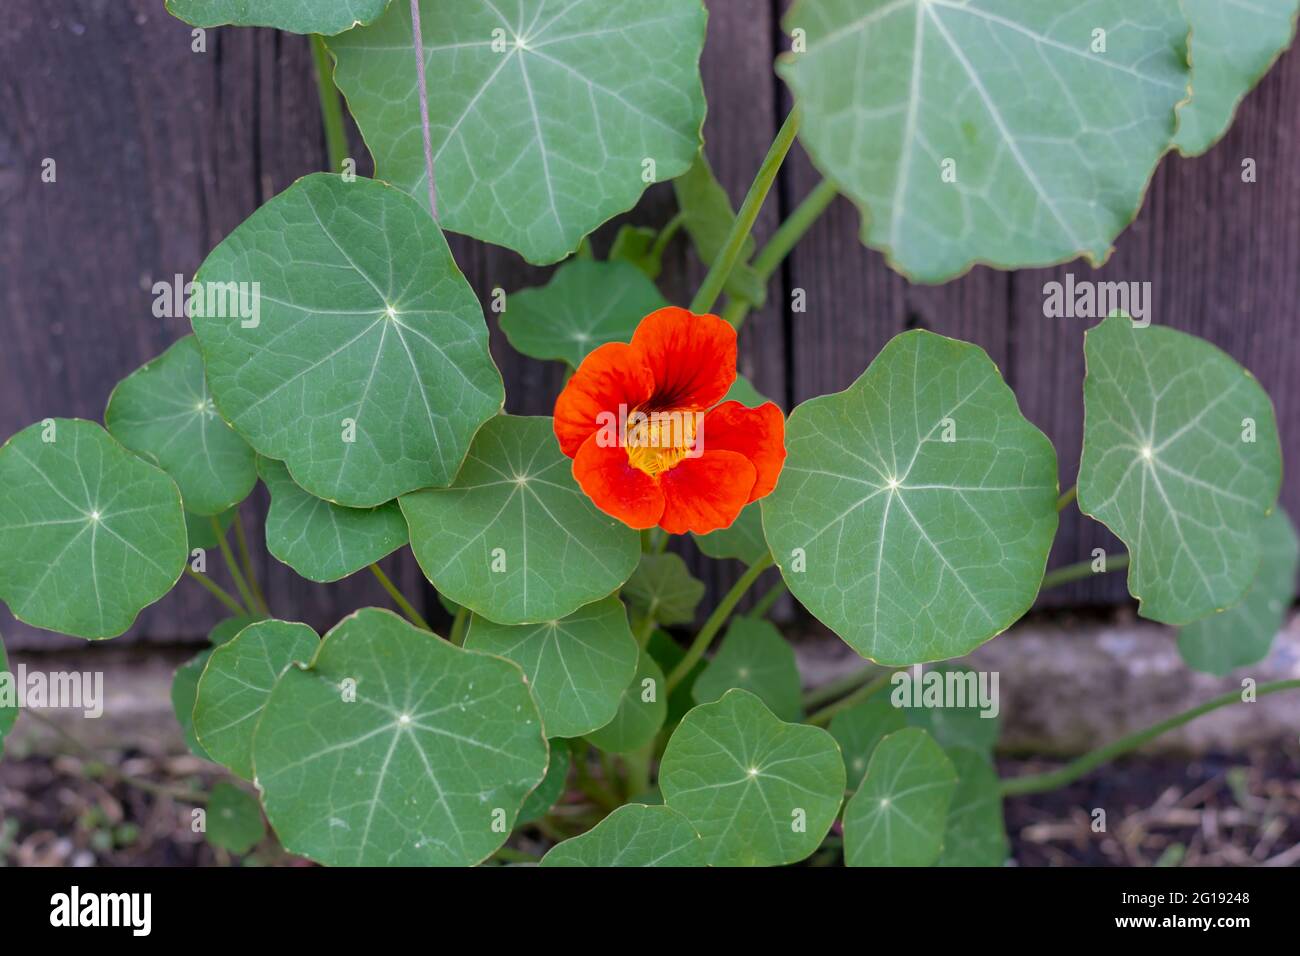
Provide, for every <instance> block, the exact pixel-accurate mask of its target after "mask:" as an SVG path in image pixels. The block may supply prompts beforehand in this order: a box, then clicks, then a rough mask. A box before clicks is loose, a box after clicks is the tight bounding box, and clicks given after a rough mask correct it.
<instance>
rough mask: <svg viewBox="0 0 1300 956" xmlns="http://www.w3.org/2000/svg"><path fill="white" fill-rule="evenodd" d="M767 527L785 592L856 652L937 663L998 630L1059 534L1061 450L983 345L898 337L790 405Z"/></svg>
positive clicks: (1033, 585)
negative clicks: (842, 378)
mask: <svg viewBox="0 0 1300 956" xmlns="http://www.w3.org/2000/svg"><path fill="white" fill-rule="evenodd" d="M786 448H787V449H788V453H789V459H788V460H787V461H786V465H785V472H784V475H783V478H782V481H781V482H780V483H779V484H778V485H777V488H776V491H775V492H773V493H772V495H771V496H770V497H769V498H767V499H766V500H764V502H763V529H764V531H765V532H766V535H767V541H768V543H769V544H770V545H771V547H772V555H773V557H774V558H775V560H776V562H777V564H778V565H779V566H780V568H781V573H782V575H783V576H784V578H785V580H786V583H787V584H788V585H789V586H790V590H791V592H792V593H793V594H794V595H795V597H797V598H798V599H799V600H800V601H801V602H802V603H803V605H804V606H805V607H806V608H808V610H809V611H811V612H812V613H813V614H814V615H816V616H817V617H818V618H819V619H820V620H822V621H823V622H825V623H826V624H827V625H829V626H830V627H831V628H832V629H833V630H834V631H835V632H836V633H837V634H839V635H840V636H841V637H843V638H844V639H845V640H846V641H847V642H848V643H849V644H850V645H851V646H852V647H853V648H854V650H856V651H857V652H858V653H860V654H862V655H863V656H864V657H868V658H870V659H872V660H875V661H879V662H881V663H886V664H913V663H916V662H919V661H933V660H943V659H945V658H949V657H956V656H959V655H961V654H964V653H967V652H968V651H971V650H973V649H974V648H975V647H977V646H978V645H980V644H982V643H983V642H984V641H986V640H988V639H989V638H991V637H994V636H995V635H997V634H999V633H1001V632H1002V631H1004V630H1006V628H1007V627H1009V626H1010V625H1011V624H1012V623H1013V622H1014V621H1015V620H1016V619H1017V618H1019V617H1020V616H1021V615H1022V614H1024V613H1025V611H1027V610H1029V606H1030V605H1031V604H1032V603H1033V601H1034V597H1035V596H1036V595H1037V594H1038V587H1039V584H1040V583H1041V581H1042V577H1043V571H1044V568H1045V566H1046V564H1047V552H1048V550H1049V549H1050V548H1051V545H1052V538H1053V536H1054V535H1055V534H1056V522H1057V512H1056V504H1055V503H1056V495H1057V479H1056V454H1055V452H1054V451H1053V449H1052V445H1051V443H1050V442H1049V441H1048V440H1047V438H1046V437H1045V436H1044V435H1043V433H1042V432H1040V431H1039V430H1038V429H1037V428H1035V427H1034V426H1033V425H1032V424H1030V423H1029V422H1028V421H1027V420H1026V419H1025V418H1024V416H1023V415H1021V413H1020V409H1019V407H1018V406H1017V404H1016V398H1015V395H1013V394H1012V392H1011V389H1009V388H1008V387H1007V386H1006V383H1005V382H1003V381H1002V377H1001V375H999V374H998V369H997V366H995V365H994V364H993V362H992V361H990V360H989V357H988V356H987V355H985V354H984V352H983V351H982V350H981V349H979V348H977V347H975V346H973V345H968V344H966V343H964V342H957V341H954V340H953V339H948V338H944V337H943V336H939V335H935V334H933V333H931V332H924V331H916V332H906V333H904V334H902V335H900V336H898V337H896V338H895V339H893V340H892V341H891V342H890V343H889V344H888V345H886V346H885V348H884V349H883V350H882V351H881V353H880V355H878V356H877V357H876V359H875V361H873V362H872V363H871V367H870V368H868V369H867V370H866V372H864V373H863V375H862V377H861V378H859V379H858V380H857V381H856V382H854V383H853V384H852V385H851V386H849V388H848V389H846V390H845V391H843V392H840V393H839V394H837V395H827V396H823V397H821V398H815V399H812V400H810V401H807V402H804V403H803V404H802V405H800V406H799V407H798V408H796V409H795V410H794V412H793V413H791V415H790V421H789V426H788V431H787V435H786Z"/></svg>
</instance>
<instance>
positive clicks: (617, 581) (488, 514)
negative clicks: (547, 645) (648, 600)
mask: <svg viewBox="0 0 1300 956" xmlns="http://www.w3.org/2000/svg"><path fill="white" fill-rule="evenodd" d="M401 506H402V512H403V513H404V514H405V515H406V521H407V524H408V525H409V526H410V529H411V549H412V550H413V551H414V552H415V557H416V560H417V561H419V562H420V567H421V568H423V569H424V573H425V575H426V576H427V577H428V578H429V580H430V581H432V582H433V585H434V587H436V588H437V589H438V590H439V591H440V592H443V593H444V594H446V595H447V597H448V598H449V599H450V600H452V601H455V602H456V603H457V604H462V605H464V606H465V607H467V608H469V609H470V610H471V611H473V612H474V613H475V614H478V615H481V616H482V617H486V618H487V619H488V620H491V621H497V622H499V623H501V624H535V623H538V622H540V621H552V620H556V619H558V618H562V617H565V616H567V615H569V614H572V613H573V612H574V611H576V610H577V609H578V608H580V607H582V606H583V605H585V604H590V603H591V602H592V601H596V600H599V599H600V598H603V597H606V596H607V595H609V594H612V593H613V592H614V591H615V590H617V588H618V587H619V585H621V584H622V583H623V582H624V581H626V580H627V578H628V575H630V574H631V573H632V570H633V568H635V567H636V562H637V557H638V556H639V554H640V537H639V535H638V534H637V533H636V532H635V531H634V530H632V529H631V528H629V527H628V526H627V525H625V524H623V523H622V522H621V521H619V520H618V519H616V518H611V517H610V516H609V515H607V514H604V513H603V512H601V511H599V510H597V508H596V506H595V505H593V504H592V503H591V499H589V498H588V497H587V496H586V495H585V494H583V492H582V489H581V488H579V487H578V483H577V482H576V481H574V480H573V473H572V462H570V461H569V459H567V458H565V457H564V455H563V454H562V453H561V452H560V446H559V444H558V443H557V442H556V440H555V434H554V431H553V430H552V425H551V420H550V419H549V418H520V417H516V416H513V415H501V416H499V417H497V418H494V419H492V420H491V421H489V422H488V423H487V424H486V425H484V426H483V429H482V430H481V431H480V432H479V433H478V435H476V436H475V438H474V444H473V445H472V446H471V448H470V451H469V456H468V458H466V460H465V467H463V468H462V469H461V471H460V474H459V475H457V476H456V480H455V482H454V483H453V484H452V485H451V487H450V488H431V489H427V490H425V491H420V492H417V493H415V494H413V495H405V496H403V497H402V499H401Z"/></svg>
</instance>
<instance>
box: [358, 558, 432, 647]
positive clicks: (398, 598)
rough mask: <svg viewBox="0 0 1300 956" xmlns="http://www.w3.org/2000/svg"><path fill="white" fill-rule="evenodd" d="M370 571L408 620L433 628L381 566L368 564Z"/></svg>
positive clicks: (420, 625) (420, 626)
mask: <svg viewBox="0 0 1300 956" xmlns="http://www.w3.org/2000/svg"><path fill="white" fill-rule="evenodd" d="M370 571H371V573H372V574H374V576H375V579H376V580H377V581H378V582H379V583H380V585H381V586H382V587H383V589H384V590H385V591H387V592H388V596H389V597H390V598H392V599H393V603H394V604H396V605H397V606H398V607H399V608H401V609H402V613H403V614H405V615H406V619H407V620H408V621H410V622H411V623H412V624H414V625H415V626H416V627H419V628H423V629H424V630H426V631H432V630H433V628H431V627H430V626H429V622H428V621H426V620H425V619H424V616H423V615H421V614H420V612H419V611H417V610H416V609H415V606H414V605H413V604H411V602H410V601H408V600H407V599H406V595H405V594H403V593H402V592H401V591H399V590H398V589H397V585H396V584H394V583H393V582H392V580H390V579H389V577H388V575H387V574H385V573H384V569H383V568H381V567H380V566H379V565H377V564H372V565H370Z"/></svg>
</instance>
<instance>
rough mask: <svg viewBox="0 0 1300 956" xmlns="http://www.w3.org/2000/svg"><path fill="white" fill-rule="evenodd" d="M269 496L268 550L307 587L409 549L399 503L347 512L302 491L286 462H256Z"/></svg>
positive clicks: (390, 502) (263, 459) (331, 579)
mask: <svg viewBox="0 0 1300 956" xmlns="http://www.w3.org/2000/svg"><path fill="white" fill-rule="evenodd" d="M257 473H258V474H259V475H260V476H261V478H262V483H263V484H265V485H266V488H267V490H268V491H269V492H270V493H271V508H270V511H269V512H268V513H267V516H266V549H267V550H268V551H270V552H271V555H272V556H273V557H275V558H276V559H277V560H280V561H283V562H284V563H285V564H287V565H288V566H289V567H291V568H293V569H294V570H295V571H297V572H298V573H299V574H301V575H302V576H303V577H304V578H307V579H308V580H309V581H326V582H327V581H337V580H339V579H340V578H345V577H347V576H348V575H349V574H352V573H353V572H354V571H357V570H359V569H361V568H364V567H366V565H369V564H374V563H375V562H376V561H378V560H379V559H380V558H383V557H386V556H387V555H389V554H392V553H393V552H394V551H396V550H397V549H398V548H400V547H401V546H402V545H404V544H406V543H407V540H408V532H407V528H406V519H405V518H403V517H402V510H401V508H399V507H398V505H397V502H396V501H387V502H385V503H384V504H382V505H379V506H377V507H374V508H345V507H344V506H343V505H336V504H334V503H333V502H330V501H325V500H324V499H323V498H317V497H316V496H315V495H312V494H309V493H308V492H306V491H303V490H302V489H301V488H300V487H298V484H297V483H296V482H295V481H294V480H293V478H291V477H290V476H289V470H288V469H287V468H285V466H284V463H283V462H279V461H275V460H273V459H271V458H261V457H259V458H258V460H257Z"/></svg>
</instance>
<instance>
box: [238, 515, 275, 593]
mask: <svg viewBox="0 0 1300 956" xmlns="http://www.w3.org/2000/svg"><path fill="white" fill-rule="evenodd" d="M235 544H236V545H238V547H239V560H240V561H242V562H243V564H244V575H245V576H246V577H247V578H248V584H249V586H250V587H252V589H253V597H254V598H256V599H257V603H258V606H259V607H260V608H261V610H262V613H264V614H268V615H269V614H270V613H271V607H270V605H268V604H267V603H266V594H265V593H264V592H263V591H262V584H261V582H260V581H258V580H257V568H255V567H254V566H253V554H252V552H251V551H250V550H249V548H248V535H247V534H245V533H244V517H243V515H241V514H240V513H239V511H238V510H236V511H235Z"/></svg>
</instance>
